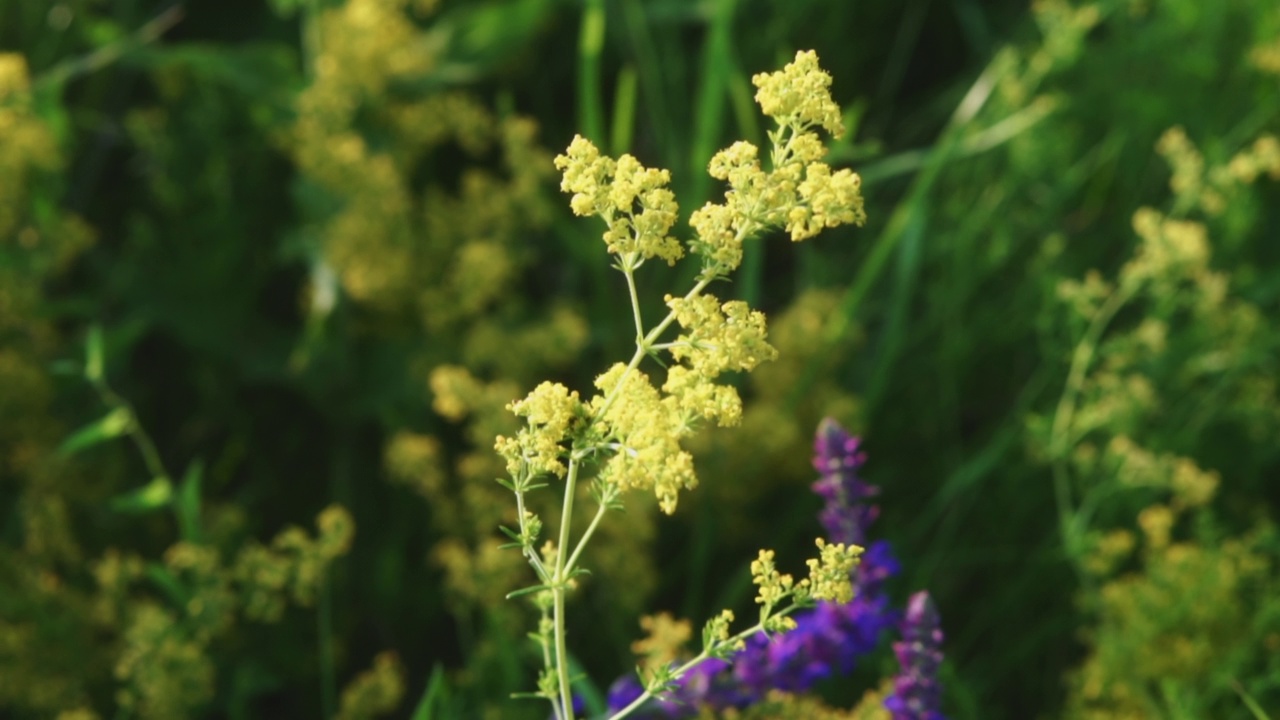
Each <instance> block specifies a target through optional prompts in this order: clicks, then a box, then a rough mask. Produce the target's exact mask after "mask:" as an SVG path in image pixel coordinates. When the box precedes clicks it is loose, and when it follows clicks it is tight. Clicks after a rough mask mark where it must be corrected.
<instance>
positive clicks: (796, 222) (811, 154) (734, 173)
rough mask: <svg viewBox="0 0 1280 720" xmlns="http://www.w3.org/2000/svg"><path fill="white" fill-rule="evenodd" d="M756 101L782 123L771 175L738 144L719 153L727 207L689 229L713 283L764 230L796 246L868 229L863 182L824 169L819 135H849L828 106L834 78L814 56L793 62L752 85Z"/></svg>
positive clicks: (699, 215) (716, 164) (696, 218)
mask: <svg viewBox="0 0 1280 720" xmlns="http://www.w3.org/2000/svg"><path fill="white" fill-rule="evenodd" d="M752 82H754V83H755V85H756V87H757V88H759V90H758V91H757V92H756V100H757V102H759V103H760V106H761V108H762V109H763V110H764V113H765V114H766V115H769V116H771V117H773V118H774V119H775V120H776V121H777V122H778V128H777V129H776V130H774V131H772V132H770V134H769V137H770V139H771V140H772V141H773V152H772V156H771V161H772V162H771V165H772V167H771V169H770V170H768V171H766V170H765V169H764V168H763V167H762V166H761V162H760V152H759V150H758V149H757V148H756V147H755V146H754V145H752V144H751V143H748V142H736V143H734V144H733V145H731V146H729V147H728V148H726V149H724V150H721V151H720V152H718V153H716V154H715V155H714V156H713V157H712V158H711V162H710V164H709V166H708V171H709V172H710V173H711V176H712V177H714V178H716V179H718V180H724V181H727V182H728V183H729V187H730V190H729V191H728V192H727V193H725V202H724V203H723V204H713V203H707V204H706V205H704V206H703V207H702V208H701V209H699V210H698V211H696V212H694V213H693V216H692V217H691V218H690V219H689V224H690V225H691V226H692V227H693V229H694V230H695V231H696V232H697V238H696V239H694V240H693V241H691V242H690V248H691V249H692V250H693V251H694V252H695V253H698V254H699V255H702V257H703V265H704V268H703V270H704V273H705V274H706V276H709V277H715V276H718V275H723V274H725V273H728V272H729V271H731V270H733V269H734V268H736V267H737V266H738V264H739V263H741V261H742V242H743V240H745V239H746V238H747V237H750V236H751V235H754V234H756V233H758V232H760V231H762V230H764V229H767V228H773V227H783V228H785V229H786V230H787V232H788V233H789V234H790V235H791V239H792V240H793V241H799V240H804V239H806V238H810V237H813V236H814V235H817V234H818V233H819V232H821V231H822V230H823V229H824V228H832V227H837V226H839V225H846V224H856V225H861V224H863V223H864V222H866V212H865V210H864V209H863V201H862V195H861V186H862V179H861V178H860V177H859V176H858V175H857V174H856V173H854V172H853V171H851V170H848V169H844V170H839V171H835V172H832V170H831V167H830V166H829V165H827V164H826V163H824V162H822V158H823V156H824V155H826V147H825V146H824V145H823V144H822V141H821V140H820V139H819V137H818V135H817V133H815V132H813V130H812V129H813V128H814V127H822V128H825V129H826V130H827V132H829V133H831V134H832V135H835V136H837V137H838V136H840V135H841V134H843V132H844V126H843V124H842V122H841V119H840V109H839V107H838V106H837V105H836V104H835V101H833V100H832V99H831V94H830V91H829V87H830V85H831V76H830V75H828V74H827V73H826V72H823V71H822V70H821V69H820V68H819V67H818V60H817V56H816V55H815V54H814V53H813V52H812V51H810V52H800V53H797V54H796V58H795V61H794V62H792V63H790V64H788V65H787V66H786V67H785V68H783V69H782V70H781V71H779V72H775V73H761V74H759V75H756V76H755V77H754V78H752Z"/></svg>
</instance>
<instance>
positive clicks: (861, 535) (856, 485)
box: [813, 418, 880, 545]
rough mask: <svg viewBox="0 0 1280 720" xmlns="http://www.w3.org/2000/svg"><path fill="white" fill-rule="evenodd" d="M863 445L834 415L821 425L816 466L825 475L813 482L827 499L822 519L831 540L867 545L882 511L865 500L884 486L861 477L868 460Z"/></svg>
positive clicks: (820, 493)
mask: <svg viewBox="0 0 1280 720" xmlns="http://www.w3.org/2000/svg"><path fill="white" fill-rule="evenodd" d="M861 444H862V441H861V440H859V439H858V438H856V437H854V436H852V435H850V434H849V432H848V431H847V430H845V429H844V428H842V427H840V424H839V423H837V422H836V421H835V420H832V419H831V418H827V419H825V420H823V421H822V423H821V424H820V425H818V435H817V438H816V439H815V440H814V443H813V467H814V469H816V470H817V471H818V473H819V474H820V475H821V477H819V478H818V480H817V481H816V482H814V483H813V491H814V492H815V493H817V494H818V496H819V497H821V498H822V499H823V500H826V501H827V502H826V505H825V506H824V507H823V508H822V511H821V512H820V513H819V514H818V520H819V521H821V522H822V527H824V528H825V529H826V531H827V537H828V539H829V540H830V541H831V542H838V543H844V544H846V545H849V544H854V545H863V544H865V542H864V541H865V539H866V534H867V528H869V527H870V526H871V523H873V522H875V520H876V517H877V516H878V515H879V514H880V509H879V508H878V507H876V506H875V505H868V504H865V503H864V502H863V501H864V500H866V499H868V498H871V497H875V496H876V495H878V494H879V493H880V489H879V488H877V487H876V486H874V485H869V484H867V483H865V482H863V481H862V479H861V478H859V477H858V470H859V469H860V468H861V467H862V464H863V463H865V462H866V460H867V456H866V453H864V452H862V450H861V449H860V446H861Z"/></svg>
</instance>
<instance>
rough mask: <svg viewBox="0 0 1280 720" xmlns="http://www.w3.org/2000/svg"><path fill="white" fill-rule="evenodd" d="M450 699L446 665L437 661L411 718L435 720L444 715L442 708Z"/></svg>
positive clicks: (414, 719)
mask: <svg viewBox="0 0 1280 720" xmlns="http://www.w3.org/2000/svg"><path fill="white" fill-rule="evenodd" d="M448 700H449V685H448V682H447V681H446V680H445V677H444V666H443V665H441V664H440V663H436V665H435V667H433V668H432V669H431V679H430V680H427V689H426V690H425V691H423V693H422V699H421V700H419V701H418V706H417V707H416V708H414V710H413V715H412V716H411V717H410V720H435V718H442V717H444V714H443V712H442V708H443V707H444V706H445V705H446V704H447V703H448Z"/></svg>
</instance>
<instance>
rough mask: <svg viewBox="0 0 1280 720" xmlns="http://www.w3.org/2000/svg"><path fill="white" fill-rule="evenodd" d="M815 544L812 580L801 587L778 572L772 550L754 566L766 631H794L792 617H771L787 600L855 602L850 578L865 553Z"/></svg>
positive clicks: (837, 545)
mask: <svg viewBox="0 0 1280 720" xmlns="http://www.w3.org/2000/svg"><path fill="white" fill-rule="evenodd" d="M816 544H817V546H818V553H819V555H818V557H817V558H812V559H810V560H807V561H806V563H807V564H808V566H809V577H808V578H806V579H804V580H801V581H800V582H798V583H797V582H796V581H795V580H794V579H793V578H792V577H791V576H790V575H787V574H783V573H779V572H778V569H777V567H776V566H775V565H774V562H773V551H772V550H761V551H760V554H759V556H758V557H757V558H756V559H755V560H753V561H752V562H751V582H753V583H755V585H756V587H758V588H759V590H758V592H757V593H756V604H758V605H763V606H764V609H763V610H762V613H763V614H764V616H765V617H766V621H765V630H768V631H771V632H786V631H787V630H791V629H793V628H794V627H795V621H794V620H792V619H791V618H790V617H786V616H782V615H776V616H771V615H770V613H771V612H772V611H773V610H774V608H776V607H777V606H778V605H780V604H781V603H782V601H783V600H785V599H787V598H794V599H795V602H797V603H800V604H808V603H810V602H812V601H815V600H823V601H832V602H838V603H847V602H849V601H850V600H852V599H853V584H852V582H851V580H850V578H851V576H852V575H851V574H852V572H853V569H854V568H855V567H856V566H857V565H858V558H859V556H861V555H862V550H863V549H862V548H861V547H858V546H857V545H847V546H846V545H844V544H843V543H833V544H827V542H826V541H824V540H823V539H822V538H818V540H817V543H816Z"/></svg>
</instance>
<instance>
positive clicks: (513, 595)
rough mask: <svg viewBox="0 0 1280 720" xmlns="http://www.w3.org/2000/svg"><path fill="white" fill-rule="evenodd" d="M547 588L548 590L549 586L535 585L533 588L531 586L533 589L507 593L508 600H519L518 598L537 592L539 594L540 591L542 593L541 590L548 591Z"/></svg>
mask: <svg viewBox="0 0 1280 720" xmlns="http://www.w3.org/2000/svg"><path fill="white" fill-rule="evenodd" d="M547 588H548V586H547V585H533V586H531V587H527V588H520V589H519V590H512V591H511V592H509V593H507V599H508V600H510V599H512V598H518V597H520V596H521V595H528V594H530V593H536V592H539V591H541V590H546V589H547Z"/></svg>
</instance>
